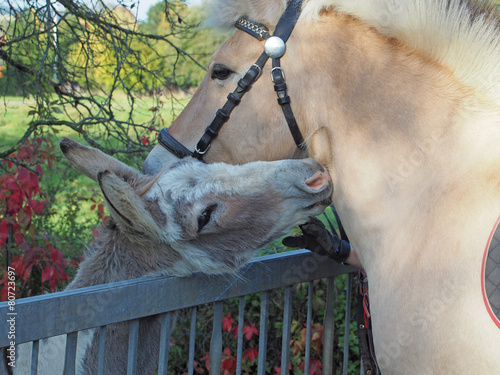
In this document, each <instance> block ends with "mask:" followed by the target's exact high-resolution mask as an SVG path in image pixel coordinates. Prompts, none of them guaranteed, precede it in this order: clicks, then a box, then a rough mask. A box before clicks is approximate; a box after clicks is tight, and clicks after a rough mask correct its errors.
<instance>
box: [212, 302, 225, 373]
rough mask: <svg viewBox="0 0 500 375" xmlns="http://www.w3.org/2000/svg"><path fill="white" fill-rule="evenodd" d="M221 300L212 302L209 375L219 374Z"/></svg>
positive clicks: (220, 356)
mask: <svg viewBox="0 0 500 375" xmlns="http://www.w3.org/2000/svg"><path fill="white" fill-rule="evenodd" d="M223 307H224V305H223V303H222V302H220V301H219V302H215V303H214V324H213V328H212V339H211V340H210V375H219V374H220V365H221V361H222V314H223V312H222V308H223Z"/></svg>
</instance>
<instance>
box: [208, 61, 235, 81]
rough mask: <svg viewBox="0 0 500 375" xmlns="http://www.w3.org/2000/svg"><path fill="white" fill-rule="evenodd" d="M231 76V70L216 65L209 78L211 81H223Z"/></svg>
mask: <svg viewBox="0 0 500 375" xmlns="http://www.w3.org/2000/svg"><path fill="white" fill-rule="evenodd" d="M231 74H233V71H232V70H231V69H229V68H228V67H226V66H224V65H221V64H216V65H214V67H213V68H212V75H211V76H210V77H211V78H212V79H218V80H221V81H223V80H225V79H228V78H229V76H230V75H231Z"/></svg>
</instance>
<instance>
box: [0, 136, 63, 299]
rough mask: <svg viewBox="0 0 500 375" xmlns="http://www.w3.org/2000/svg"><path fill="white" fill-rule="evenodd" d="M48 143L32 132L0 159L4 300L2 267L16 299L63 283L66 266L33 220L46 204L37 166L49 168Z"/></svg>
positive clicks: (3, 295)
mask: <svg viewBox="0 0 500 375" xmlns="http://www.w3.org/2000/svg"><path fill="white" fill-rule="evenodd" d="M53 161H54V144H53V142H52V141H51V140H50V139H49V138H47V137H45V136H44V134H43V133H37V134H36V135H35V136H34V137H32V138H31V139H29V140H27V141H26V142H25V143H24V144H23V145H22V146H21V147H20V148H19V149H18V150H17V152H16V153H14V154H11V155H10V158H9V159H8V160H3V161H2V165H1V167H2V169H1V172H0V173H1V174H0V213H1V216H0V249H1V254H2V257H1V258H2V259H1V268H0V270H1V277H2V279H1V280H0V288H1V289H0V300H1V301H6V300H7V288H6V287H5V286H6V281H7V269H8V267H11V268H14V269H15V272H16V287H17V290H16V292H17V295H18V296H19V297H25V296H30V295H33V294H38V293H40V292H44V291H45V289H49V290H50V291H51V292H52V291H55V290H56V289H57V288H58V287H62V286H63V285H64V284H65V283H67V282H68V279H69V277H68V274H67V269H68V267H69V266H70V265H69V264H68V262H67V260H66V259H65V258H64V256H63V254H62V252H61V251H59V250H58V249H56V248H54V247H53V244H52V243H51V238H50V236H49V235H48V234H47V233H44V231H43V230H42V231H40V230H38V229H37V227H36V225H35V224H34V221H35V219H36V218H37V217H38V216H40V215H42V214H43V212H44V209H45V205H46V203H47V197H46V196H45V194H44V192H43V191H42V188H41V186H40V182H41V180H42V178H43V168H42V166H44V167H46V168H49V169H50V168H51V167H52V163H53Z"/></svg>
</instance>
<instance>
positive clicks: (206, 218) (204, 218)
mask: <svg viewBox="0 0 500 375" xmlns="http://www.w3.org/2000/svg"><path fill="white" fill-rule="evenodd" d="M216 207H217V206H216V205H215V204H214V205H212V206H209V207H207V208H206V209H205V211H203V212H202V213H201V215H200V216H198V232H199V231H201V230H202V229H203V228H204V227H205V226H206V225H207V224H208V223H209V222H210V219H211V218H212V212H214V210H215V208H216Z"/></svg>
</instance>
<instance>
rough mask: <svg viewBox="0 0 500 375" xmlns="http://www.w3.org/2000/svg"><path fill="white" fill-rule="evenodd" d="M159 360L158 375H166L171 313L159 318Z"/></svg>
mask: <svg viewBox="0 0 500 375" xmlns="http://www.w3.org/2000/svg"><path fill="white" fill-rule="evenodd" d="M160 327H161V328H160V358H159V360H158V375H167V370H168V352H169V351H170V332H171V330H172V313H170V312H167V313H164V314H161V316H160Z"/></svg>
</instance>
